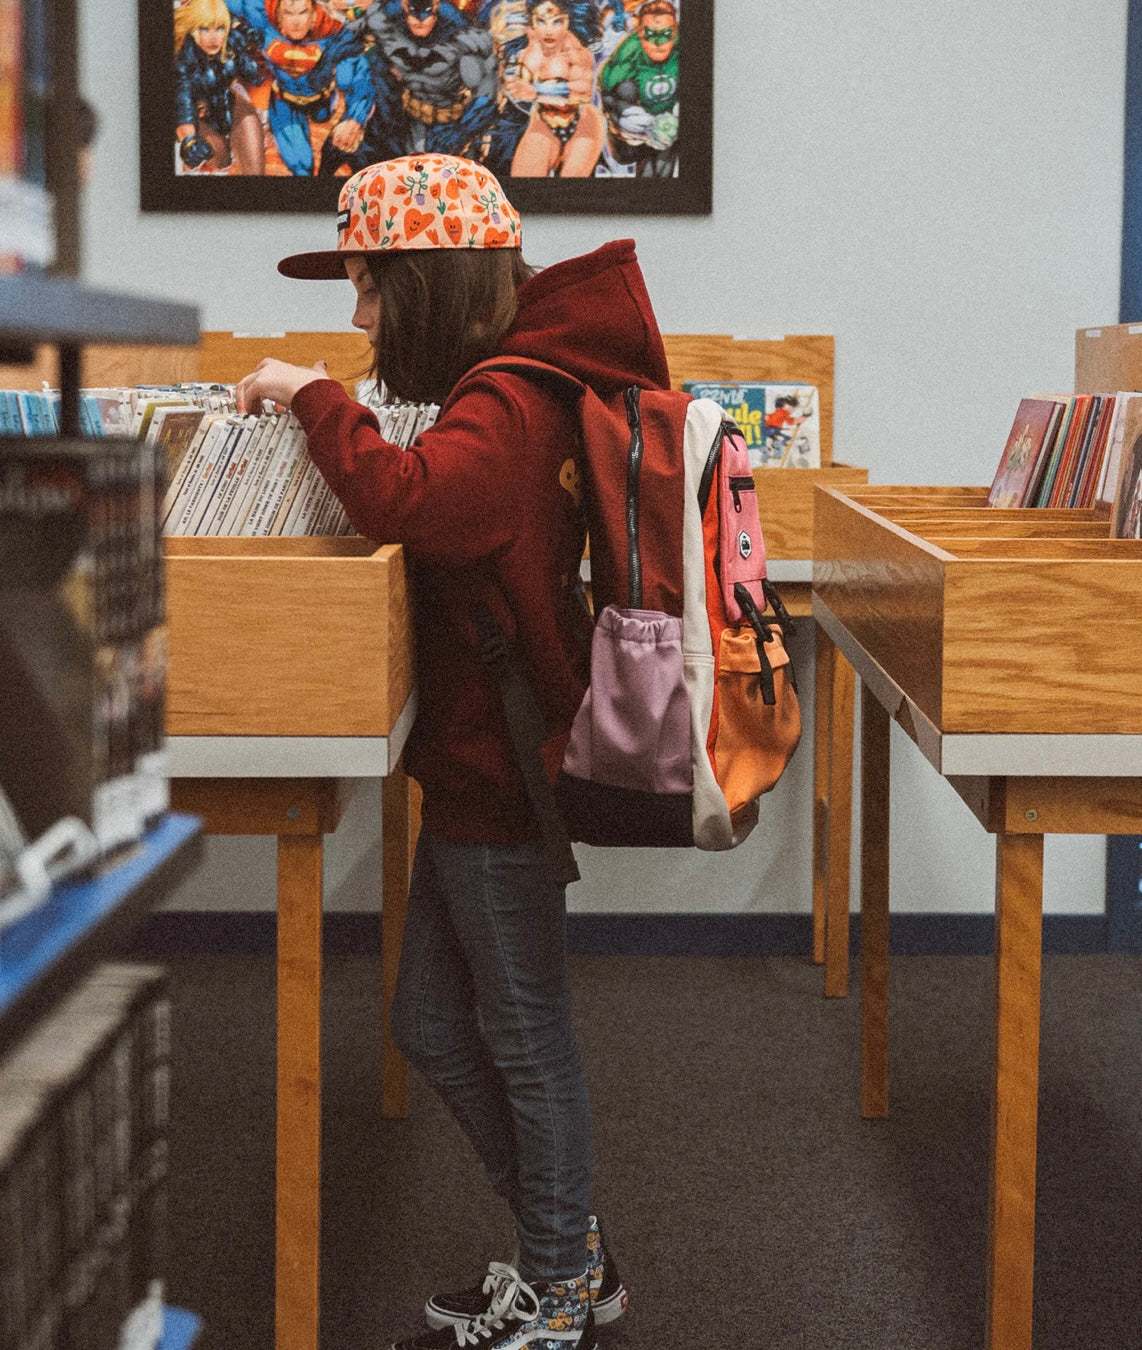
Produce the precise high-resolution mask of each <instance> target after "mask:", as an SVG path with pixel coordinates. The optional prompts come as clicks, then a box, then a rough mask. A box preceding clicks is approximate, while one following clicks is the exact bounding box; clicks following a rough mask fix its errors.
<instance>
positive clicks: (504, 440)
mask: <svg viewBox="0 0 1142 1350" xmlns="http://www.w3.org/2000/svg"><path fill="white" fill-rule="evenodd" d="M291 406H292V411H293V413H294V414H295V416H296V417H297V419H298V421H299V422H300V423H301V425H302V427H303V429H304V431H305V435H306V440H307V443H308V446H309V453H310V455H311V456H312V458H313V460H314V462H315V463H316V464H317V467H318V468H319V469H320V470H321V473H322V475H323V477H324V478H325V480H326V481H327V482H328V483H329V485H330V487H331V488H332V489H333V491H334V493H335V494H336V495H337V497H338V499H339V500H340V502H341V504H342V506H344V508H345V512H346V514H347V515H348V517H349V520H350V521H351V522H352V524H353V527H354V529H356V530H357V531H358V532H359V533H361V534H363V535H365V536H366V538H369V539H375V540H376V541H377V542H378V543H389V544H407V545H408V546H409V547H410V548H411V549H413V550H414V551H415V552H416V553H418V554H419V555H420V556H421V557H423V558H425V559H426V560H428V561H439V562H444V563H452V564H455V563H458V562H470V561H474V560H475V559H477V558H481V557H486V556H487V555H488V554H490V553H494V552H496V551H497V550H498V549H499V548H501V547H503V546H505V545H506V544H507V543H508V542H509V541H510V540H511V538H512V535H513V533H514V530H515V523H516V522H517V521H518V519H519V513H520V511H521V510H524V509H526V504H527V501H528V495H529V491H530V489H531V488H532V487H533V486H534V480H535V474H534V468H533V466H531V465H529V464H528V463H527V461H526V457H525V456H523V455H522V454H521V450H520V447H524V446H527V445H528V444H529V438H528V436H527V427H526V425H525V421H526V419H525V417H524V415H523V410H522V409H521V406H520V404H519V402H518V401H517V400H516V399H515V398H514V397H512V395H511V393H509V392H508V390H507V388H505V382H503V381H501V380H496V379H494V378H493V377H489V378H487V379H477V380H474V381H473V382H472V387H471V388H470V389H469V390H466V391H465V392H464V394H463V396H462V397H460V398H458V399H457V400H456V402H455V403H454V404H453V405H452V406H451V407H450V408H449V409H448V411H447V413H446V414H445V415H444V416H442V417H441V419H440V421H438V422H437V423H436V424H435V426H432V427H429V428H428V430H426V431H424V432H423V433H422V434H421V435H420V436H418V437H417V439H416V440H415V441H414V442H413V444H412V446H411V447H410V448H409V449H408V450H402V449H401V448H400V447H399V446H397V445H394V444H393V443H392V442H391V441H386V440H385V439H384V438H383V437H382V436H381V432H380V424H379V423H378V421H377V419H376V417H375V416H374V415H373V413H371V412H370V411H369V410H368V409H367V408H365V407H363V406H362V405H361V404H360V403H356V402H354V401H353V400H352V399H351V398H350V397H349V395H348V394H346V392H345V390H344V389H343V388H342V386H341V385H340V384H339V383H337V381H335V380H314V381H312V382H311V383H310V384H307V385H305V386H304V387H303V388H302V389H300V390H299V391H298V393H297V394H296V395H295V396H294V399H293V403H292V405H291Z"/></svg>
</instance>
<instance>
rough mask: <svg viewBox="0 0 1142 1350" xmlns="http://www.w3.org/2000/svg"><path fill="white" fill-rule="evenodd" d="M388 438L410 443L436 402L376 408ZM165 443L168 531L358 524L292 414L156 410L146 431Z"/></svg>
mask: <svg viewBox="0 0 1142 1350" xmlns="http://www.w3.org/2000/svg"><path fill="white" fill-rule="evenodd" d="M375 411H376V412H377V416H378V420H379V421H380V423H381V434H382V435H383V436H384V437H385V439H386V440H390V441H393V442H395V443H396V444H397V445H400V446H402V447H407V446H408V445H410V444H411V443H412V441H413V440H415V439H416V437H417V436H418V435H419V434H420V433H421V431H423V430H424V428H425V427H426V426H428V425H430V424H431V423H432V422H433V421H434V420H435V418H436V415H437V413H438V412H439V408H438V407H437V405H436V404H419V403H416V404H413V403H407V404H400V405H395V406H393V405H390V406H385V407H380V408H378V409H375ZM147 435H148V436H150V437H151V438H152V439H153V440H154V441H155V442H156V444H159V445H161V446H163V447H164V453H165V455H166V458H167V463H168V465H169V466H170V486H169V487H168V489H167V493H166V497H165V499H164V502H163V508H162V515H163V530H164V532H165V533H166V534H168V535H229V536H233V535H327V536H328V535H344V534H352V533H353V527H352V525H351V524H350V523H349V519H348V517H347V516H346V515H345V511H344V508H343V507H342V506H341V503H340V502H339V501H338V500H337V498H336V497H335V496H334V495H333V491H332V489H331V488H330V486H329V484H328V483H326V482H325V480H324V479H323V478H322V476H321V473H320V471H319V470H318V468H317V465H316V464H315V463H314V462H313V460H312V459H311V458H310V456H309V453H308V451H307V449H306V444H305V433H304V432H303V431H302V429H301V424H300V423H299V422H298V420H297V418H296V417H294V416H293V415H292V414H291V413H279V412H264V413H261V414H259V415H253V414H239V413H235V412H228V413H205V412H203V411H202V410H201V409H192V408H189V407H182V408H180V407H179V406H177V405H176V404H172V405H169V406H166V407H158V408H157V409H156V410H155V412H154V415H153V418H152V420H151V424H150V429H149V430H148V432H147Z"/></svg>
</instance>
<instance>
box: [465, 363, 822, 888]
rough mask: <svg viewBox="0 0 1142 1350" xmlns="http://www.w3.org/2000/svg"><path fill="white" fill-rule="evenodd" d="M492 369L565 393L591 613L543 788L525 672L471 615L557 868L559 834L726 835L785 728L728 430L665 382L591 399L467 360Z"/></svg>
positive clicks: (719, 841)
mask: <svg viewBox="0 0 1142 1350" xmlns="http://www.w3.org/2000/svg"><path fill="white" fill-rule="evenodd" d="M493 369H496V370H510V371H512V372H514V373H516V374H520V375H525V376H531V377H533V378H535V379H536V380H537V381H547V382H551V381H560V382H562V384H563V385H564V386H565V387H567V388H568V389H569V390H572V389H573V392H574V394H575V396H576V397H577V399H578V412H579V419H580V425H581V433H582V434H581V445H580V452H579V455H578V457H577V458H578V462H579V468H580V477H581V481H582V485H583V496H584V505H583V509H584V512H585V516H586V524H587V538H588V549H589V555H590V574H591V594H592V602H593V605H592V607H593V613H594V620H595V622H594V632H593V636H592V642H591V666H590V682H589V685H588V688H587V692H586V694H585V696H584V699H583V702H582V705H581V706H580V708H579V711H578V713H577V714H576V717H575V720H574V724H573V725H572V728H571V736H570V740H569V742H568V744H567V749H566V752H565V754H564V758H563V765H562V769H561V772H560V774H559V777H558V780H557V782H556V784H555V786H554V790H553V791H552V789H551V787H550V785H549V783H548V780H547V777H546V774H545V773H544V772H543V767H542V762H541V760H540V755H539V746H540V745H541V744H542V741H543V739H544V736H545V731H544V728H543V725H542V717H541V716H540V714H539V711H538V708H537V707H536V706H535V702H534V698H533V697H531V695H530V690H529V689H528V688H527V681H526V677H525V676H524V675H523V673H522V671H521V670H520V668H519V666H518V663H517V662H516V661H515V659H514V656H513V654H512V651H511V648H510V645H509V644H508V643H507V642H506V640H505V639H504V638H503V636H502V634H501V633H500V632H499V630H498V628H497V627H496V625H495V622H494V620H493V619H492V617H491V614H490V612H489V611H487V610H486V608H484V607H481V610H480V611H479V612H478V613H477V614H476V615H475V620H476V626H477V630H478V631H479V633H480V637H481V645H482V649H483V654H484V659H485V660H486V661H487V663H488V664H489V666H490V667H491V669H492V670H493V671H494V672H495V674H496V676H497V679H498V680H499V683H500V688H501V693H502V695H503V699H504V708H505V712H506V714H507V718H508V725H509V728H510V730H511V734H512V739H513V743H514V748H515V750H516V755H517V759H518V760H519V763H520V766H521V769H522V770H523V773H524V778H525V781H526V782H527V786H528V793H529V797H530V799H531V802H532V806H533V808H534V809H535V811H536V814H537V817H538V819H539V821H540V825H541V828H542V830H543V833H544V836H545V837H546V838H547V839H548V841H549V843H550V844H551V845H552V847H553V850H554V852H555V855H556V857H557V859H558V860H559V862H560V871H561V872H562V873H563V874H564V879H566V880H573V879H575V878H576V877H577V876H578V871H577V869H576V868H575V863H574V858H573V856H572V854H571V849H570V846H569V843H568V842H567V841H568V840H569V839H570V840H579V841H581V842H583V843H588V844H596V845H617V846H644V847H645V846H650V847H682V846H696V847H698V848H701V849H728V848H733V847H735V846H736V845H737V844H739V843H741V841H742V840H743V839H744V838H745V837H746V836H747V835H748V834H749V832H750V831H751V830H752V829H753V827H754V825H755V824H756V823H757V820H758V814H759V809H758V799H759V797H761V796H762V795H763V794H764V793H766V792H768V791H769V790H770V789H771V788H772V787H773V786H774V784H775V783H776V782H777V780H778V779H779V778H780V777H781V774H782V773H783V771H784V769H785V766H786V764H787V763H788V762H789V759H790V757H791V756H792V754H793V752H794V750H795V749H796V748H797V744H798V741H799V740H800V736H801V715H800V708H799V705H798V701H797V690H796V682H795V677H794V673H793V668H792V665H791V664H790V660H789V653H788V651H787V650H786V645H785V639H786V635H787V633H789V632H790V631H791V627H792V622H791V620H790V618H789V615H788V614H787V612H786V610H785V608H784V606H783V605H782V603H781V600H780V598H779V597H778V595H777V592H776V591H775V590H774V589H773V587H772V586H771V584H770V583H769V581H768V579H767V577H766V566H765V543H764V540H763V537H762V531H761V521H760V517H759V513H758V506H757V493H756V489H755V486H754V480H753V474H752V472H751V469H750V463H749V453H748V451H747V449H746V446H745V442H744V440H743V438H742V436H741V433H740V431H739V430H738V428H737V426H736V425H735V424H734V423H733V422H732V421H730V420H729V419H728V418H726V416H725V414H724V410H723V409H722V408H720V407H719V406H718V405H717V404H716V403H714V402H713V401H712V400H709V399H694V398H692V397H691V396H690V395H689V394H684V393H680V392H677V391H675V390H658V389H641V388H639V387H638V386H633V385H632V386H630V387H628V388H627V389H625V390H623V391H622V393H621V394H620V395H618V396H617V397H616V398H614V399H610V400H603V399H601V398H600V397H599V396H598V395H597V394H596V393H595V392H594V391H593V390H591V389H590V388H588V387H587V386H585V385H583V384H582V383H581V382H580V381H578V380H575V379H574V378H573V377H572V376H569V375H567V374H566V373H565V372H563V371H560V370H558V369H557V368H556V367H554V366H548V365H546V364H545V363H543V362H539V361H530V360H526V359H522V358H521V359H514V358H513V359H507V358H493V359H492V360H490V361H486V362H483V363H482V364H481V365H479V366H477V367H476V368H475V370H476V371H480V372H484V371H489V370H493ZM473 373H475V372H473ZM529 705H530V706H529Z"/></svg>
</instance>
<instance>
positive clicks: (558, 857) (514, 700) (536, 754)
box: [472, 604, 579, 886]
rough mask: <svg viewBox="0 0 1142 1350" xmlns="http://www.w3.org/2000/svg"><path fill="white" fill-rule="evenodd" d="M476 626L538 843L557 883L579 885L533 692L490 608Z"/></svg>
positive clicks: (476, 614)
mask: <svg viewBox="0 0 1142 1350" xmlns="http://www.w3.org/2000/svg"><path fill="white" fill-rule="evenodd" d="M472 620H473V622H474V623H475V626H476V632H477V633H478V634H479V638H480V656H481V657H482V658H483V661H484V664H485V665H486V666H487V667H488V669H489V670H490V671H491V672H492V674H493V675H494V676H495V679H496V683H497V684H498V685H499V687H500V698H501V700H502V702H503V709H504V717H505V719H506V720H507V724H508V732H509V734H510V736H511V741H512V749H513V750H514V751H515V756H516V763H517V765H518V766H519V770H520V772H521V773H522V774H523V781H524V788H525V789H526V791H527V797H528V801H529V802H530V803H531V808H532V811H533V812H534V813H535V821H536V824H537V825H538V827H539V835H540V839H541V840H542V841H543V843H544V844H545V845H546V847H547V850H548V853H549V855H550V857H551V862H552V866H553V867H554V870H555V879H556V880H557V881H558V882H559V883H560V884H561V885H563V886H567V885H569V884H570V883H571V882H573V881H578V880H579V868H578V867H577V866H576V864H575V854H574V853H573V852H572V849H571V840H570V839H569V838H568V835H567V827H566V826H565V825H564V823H563V818H562V816H560V814H559V806H558V804H557V802H556V799H555V791H554V789H553V788H552V786H551V784H550V782H548V779H547V770H546V769H545V768H544V765H543V753H542V746H543V739H544V736H545V734H546V733H545V730H544V725H543V714H542V713H541V712H540V710H539V705H538V703H537V702H536V699H535V692H534V690H533V689H532V687H531V685H530V683H529V682H528V679H527V676H526V675H525V674H524V672H523V669H522V668H521V666H520V663H519V658H518V657H517V655H516V652H515V649H514V647H513V646H512V644H511V642H510V641H509V640H508V638H507V637H505V636H504V634H503V632H502V631H501V629H500V627H499V625H498V624H497V623H496V621H495V619H494V618H493V617H492V612H491V610H490V609H489V608H488V606H487V605H486V604H479V605H477V606H476V608H475V609H474V610H473V611H472Z"/></svg>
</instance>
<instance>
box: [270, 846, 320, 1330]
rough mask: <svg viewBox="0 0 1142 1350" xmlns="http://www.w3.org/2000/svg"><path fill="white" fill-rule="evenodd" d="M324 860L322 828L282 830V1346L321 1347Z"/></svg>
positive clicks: (278, 1303)
mask: <svg viewBox="0 0 1142 1350" xmlns="http://www.w3.org/2000/svg"><path fill="white" fill-rule="evenodd" d="M321 860H322V836H321V835H319V834H318V835H282V836H279V838H278V1080H277V1082H278V1108H277V1209H276V1222H275V1229H276V1252H277V1267H276V1294H275V1342H274V1343H275V1347H276V1350H316V1348H317V1315H318V1313H317V1309H318V1252H319V1242H320V1229H321V1222H320V1216H321V1206H320V1184H321V881H322V878H321Z"/></svg>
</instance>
